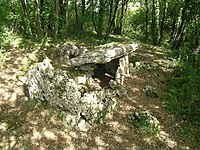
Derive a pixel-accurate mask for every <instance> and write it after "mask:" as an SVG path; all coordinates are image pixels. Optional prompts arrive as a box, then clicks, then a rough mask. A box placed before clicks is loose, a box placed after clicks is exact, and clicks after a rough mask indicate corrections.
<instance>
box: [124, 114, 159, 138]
mask: <svg viewBox="0 0 200 150" xmlns="http://www.w3.org/2000/svg"><path fill="white" fill-rule="evenodd" d="M127 122H128V123H129V124H131V125H132V126H135V127H137V128H139V129H143V131H145V132H146V133H148V134H151V135H157V134H159V133H160V126H159V125H155V126H152V125H151V123H150V122H152V118H151V117H150V116H149V115H147V114H146V113H145V112H143V111H140V112H138V116H136V115H135V114H134V115H133V116H130V117H129V118H128V119H127Z"/></svg>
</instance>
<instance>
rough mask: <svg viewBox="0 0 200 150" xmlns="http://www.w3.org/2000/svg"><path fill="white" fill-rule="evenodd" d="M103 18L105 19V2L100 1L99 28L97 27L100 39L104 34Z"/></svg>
mask: <svg viewBox="0 0 200 150" xmlns="http://www.w3.org/2000/svg"><path fill="white" fill-rule="evenodd" d="M103 17H104V1H103V0H99V16H98V26H97V30H98V32H97V34H98V36H99V37H102V34H103Z"/></svg>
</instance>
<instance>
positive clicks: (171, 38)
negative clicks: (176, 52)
mask: <svg viewBox="0 0 200 150" xmlns="http://www.w3.org/2000/svg"><path fill="white" fill-rule="evenodd" d="M179 12H180V6H179V4H178V3H177V2H176V7H175V12H174V13H173V14H172V15H173V23H172V28H171V34H170V40H169V42H170V43H171V42H172V41H173V39H174V36H175V33H176V32H175V30H176V26H177V18H178V14H179Z"/></svg>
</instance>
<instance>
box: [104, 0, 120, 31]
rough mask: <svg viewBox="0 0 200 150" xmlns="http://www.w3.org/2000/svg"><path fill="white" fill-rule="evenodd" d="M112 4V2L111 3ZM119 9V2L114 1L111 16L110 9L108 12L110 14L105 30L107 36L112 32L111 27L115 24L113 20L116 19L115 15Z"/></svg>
mask: <svg viewBox="0 0 200 150" xmlns="http://www.w3.org/2000/svg"><path fill="white" fill-rule="evenodd" d="M111 2H113V1H111ZM110 7H112V5H110ZM118 8H119V0H115V8H114V13H113V15H112V9H111V8H110V9H111V10H110V14H109V22H108V28H107V31H106V35H109V34H110V32H111V31H112V27H113V25H114V22H115V18H116V15H117V10H118Z"/></svg>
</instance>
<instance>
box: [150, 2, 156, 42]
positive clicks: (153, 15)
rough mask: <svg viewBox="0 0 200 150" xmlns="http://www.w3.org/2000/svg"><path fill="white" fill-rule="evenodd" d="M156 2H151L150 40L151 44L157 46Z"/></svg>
mask: <svg viewBox="0 0 200 150" xmlns="http://www.w3.org/2000/svg"><path fill="white" fill-rule="evenodd" d="M155 5H156V2H155V0H152V18H151V19H152V23H151V34H152V40H153V44H154V45H156V44H157V33H156V6H155Z"/></svg>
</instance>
